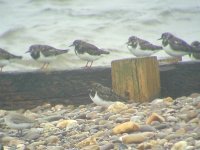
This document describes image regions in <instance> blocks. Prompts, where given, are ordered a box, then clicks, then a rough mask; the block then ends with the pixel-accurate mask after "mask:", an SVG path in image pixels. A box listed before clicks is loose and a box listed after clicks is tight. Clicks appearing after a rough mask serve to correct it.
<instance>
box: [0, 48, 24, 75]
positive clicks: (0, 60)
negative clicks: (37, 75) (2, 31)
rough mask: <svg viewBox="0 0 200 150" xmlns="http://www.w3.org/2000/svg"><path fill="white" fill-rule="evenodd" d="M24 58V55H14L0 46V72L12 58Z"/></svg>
mask: <svg viewBox="0 0 200 150" xmlns="http://www.w3.org/2000/svg"><path fill="white" fill-rule="evenodd" d="M13 59H22V56H16V55H13V54H11V53H9V52H7V51H6V50H4V49H2V48H0V68H1V69H0V72H2V71H3V67H4V66H6V65H7V64H9V62H10V60H13Z"/></svg>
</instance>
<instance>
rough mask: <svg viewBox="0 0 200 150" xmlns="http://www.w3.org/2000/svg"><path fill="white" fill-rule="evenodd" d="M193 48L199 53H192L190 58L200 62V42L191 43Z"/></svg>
mask: <svg viewBox="0 0 200 150" xmlns="http://www.w3.org/2000/svg"><path fill="white" fill-rule="evenodd" d="M191 46H192V47H193V49H194V50H195V51H197V52H199V53H191V54H190V55H189V56H190V57H192V58H194V59H195V60H200V42H199V41H194V42H192V43H191Z"/></svg>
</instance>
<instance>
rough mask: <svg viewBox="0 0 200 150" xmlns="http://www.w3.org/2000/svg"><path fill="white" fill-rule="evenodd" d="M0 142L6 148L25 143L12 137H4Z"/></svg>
mask: <svg viewBox="0 0 200 150" xmlns="http://www.w3.org/2000/svg"><path fill="white" fill-rule="evenodd" d="M1 142H2V144H3V145H7V146H12V145H15V146H17V145H19V144H24V143H25V141H22V140H19V139H17V138H14V137H10V136H4V137H2V139H1Z"/></svg>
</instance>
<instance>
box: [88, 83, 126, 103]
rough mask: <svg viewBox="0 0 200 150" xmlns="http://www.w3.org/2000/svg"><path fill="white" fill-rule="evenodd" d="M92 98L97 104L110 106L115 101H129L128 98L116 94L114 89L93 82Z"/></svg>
mask: <svg viewBox="0 0 200 150" xmlns="http://www.w3.org/2000/svg"><path fill="white" fill-rule="evenodd" d="M89 95H90V98H91V99H92V100H93V102H94V103H95V104H97V105H102V106H109V105H110V104H112V103H113V102H117V101H121V102H127V101H128V99H127V98H125V97H122V96H120V95H118V94H116V93H115V92H114V91H113V90H112V89H110V88H108V87H105V86H103V85H101V84H100V83H92V84H91V89H90V93H89Z"/></svg>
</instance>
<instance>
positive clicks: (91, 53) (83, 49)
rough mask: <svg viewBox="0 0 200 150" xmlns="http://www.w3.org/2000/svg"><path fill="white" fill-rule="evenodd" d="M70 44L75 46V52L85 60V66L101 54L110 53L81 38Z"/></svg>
mask: <svg viewBox="0 0 200 150" xmlns="http://www.w3.org/2000/svg"><path fill="white" fill-rule="evenodd" d="M71 46H74V47H75V48H74V50H75V54H76V55H77V56H78V57H79V58H80V59H82V60H85V61H87V63H86V65H85V67H91V66H92V64H93V61H94V60H97V59H99V58H100V56H102V55H103V54H109V53H110V52H108V51H104V50H102V49H99V48H98V47H96V46H95V45H92V44H90V43H87V42H85V41H82V40H75V41H74V42H73V44H72V45H70V47H71ZM89 62H91V64H90V66H88V63H89Z"/></svg>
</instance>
